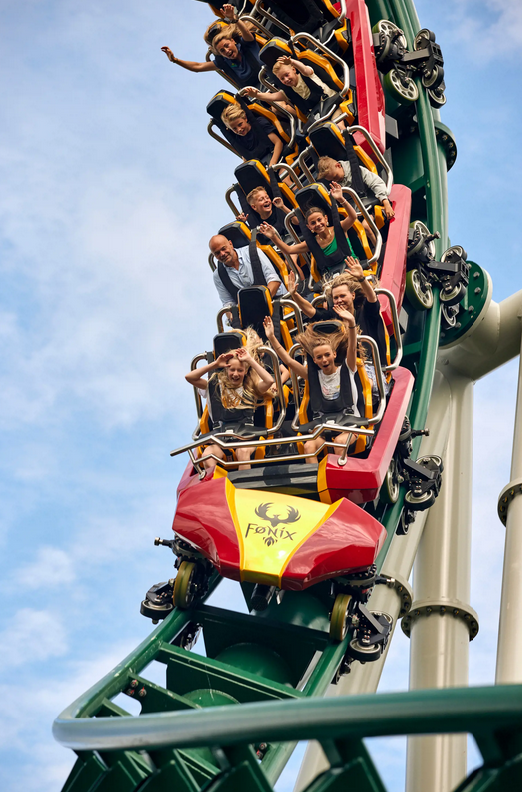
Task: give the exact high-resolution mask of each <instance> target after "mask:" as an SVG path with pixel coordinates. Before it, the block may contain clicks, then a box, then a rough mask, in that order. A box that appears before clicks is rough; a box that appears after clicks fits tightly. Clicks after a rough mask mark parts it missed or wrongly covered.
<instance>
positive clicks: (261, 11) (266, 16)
mask: <svg viewBox="0 0 522 792" xmlns="http://www.w3.org/2000/svg"><path fill="white" fill-rule="evenodd" d="M261 2H262V0H257V2H256V4H255V6H254V8H253V9H252V14H256V13H257V14H259V16H261V17H263V18H264V19H268V20H269V21H270V22H272V23H273V24H274V25H276V26H277V27H278V28H279V29H280V30H282V31H283V33H286V35H287V36H288V37H291V35H292V31H291V30H290V28H289V27H287V26H286V25H285V24H284V23H283V22H281V21H280V20H279V19H278V18H277V17H275V16H273V15H272V14H270V13H269V12H268V11H265V9H264V8H262V7H261Z"/></svg>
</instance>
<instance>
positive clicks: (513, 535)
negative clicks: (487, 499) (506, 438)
mask: <svg viewBox="0 0 522 792" xmlns="http://www.w3.org/2000/svg"><path fill="white" fill-rule="evenodd" d="M498 508H499V516H500V519H501V520H502V522H503V523H504V525H505V526H506V544H505V549H504V573H503V577H502V595H501V600H500V623H499V631H498V647H497V671H496V679H495V681H496V683H497V684H515V683H520V682H522V627H521V624H520V617H521V614H522V356H521V359H520V364H519V371H518V393H517V407H516V414H515V429H514V434H513V454H512V458H511V481H510V483H509V484H508V485H507V487H504V489H503V490H502V492H501V494H500V497H499V504H498Z"/></svg>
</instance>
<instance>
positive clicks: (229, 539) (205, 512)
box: [172, 478, 240, 580]
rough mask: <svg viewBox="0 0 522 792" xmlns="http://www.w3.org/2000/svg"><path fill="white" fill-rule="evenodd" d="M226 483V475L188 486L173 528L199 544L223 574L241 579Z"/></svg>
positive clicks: (180, 501) (181, 495)
mask: <svg viewBox="0 0 522 792" xmlns="http://www.w3.org/2000/svg"><path fill="white" fill-rule="evenodd" d="M225 487H226V479H225V478H220V479H213V480H209V482H208V484H206V485H205V486H203V487H199V488H197V490H196V489H195V488H193V487H189V488H188V489H186V490H184V492H182V493H181V494H180V496H179V501H178V508H177V509H176V514H175V516H174V522H173V524H172V529H173V530H174V531H176V533H178V534H179V535H180V536H181V537H183V538H184V539H187V540H188V541H189V542H192V543H193V544H195V545H196V547H198V548H199V549H200V550H201V552H202V553H203V555H204V556H206V558H208V559H209V561H211V562H212V563H213V564H214V566H215V567H216V569H217V570H218V572H220V574H222V575H223V576H224V577H228V578H232V579H233V580H239V579H240V578H239V546H238V542H237V535H236V529H235V526H234V521H233V519H232V515H231V514H230V510H229V508H228V502H227V497H226V493H225Z"/></svg>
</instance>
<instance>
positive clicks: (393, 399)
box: [325, 367, 414, 503]
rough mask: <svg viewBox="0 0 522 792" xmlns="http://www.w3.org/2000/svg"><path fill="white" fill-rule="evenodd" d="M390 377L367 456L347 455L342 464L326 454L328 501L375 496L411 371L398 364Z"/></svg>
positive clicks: (397, 430) (388, 458)
mask: <svg viewBox="0 0 522 792" xmlns="http://www.w3.org/2000/svg"><path fill="white" fill-rule="evenodd" d="M393 378H394V380H395V385H394V387H393V390H392V392H391V394H390V397H389V400H388V404H387V406H386V411H385V413H384V418H383V419H382V421H381V425H380V428H379V431H378V433H377V436H376V438H375V441H374V443H373V445H372V448H371V451H370V453H369V455H368V457H367V458H366V459H358V458H356V457H348V460H347V462H346V465H344V467H340V466H339V465H338V464H337V459H338V457H337V456H334V455H333V454H329V455H328V461H327V463H326V470H325V474H326V486H327V488H328V491H329V493H330V499H331V501H332V502H333V501H335V500H337V499H338V498H339V497H341V496H344V497H345V498H349V499H350V500H351V501H353V502H354V503H364V502H367V501H371V500H374V499H375V498H376V497H377V492H378V491H379V488H380V486H381V484H382V482H383V481H384V476H385V474H386V471H387V470H388V467H389V465H390V461H391V458H392V456H393V452H394V451H395V446H396V445H397V441H398V439H399V435H400V432H401V427H402V422H403V420H404V415H405V414H406V409H407V407H408V402H409V400H410V396H411V392H412V389H413V382H414V378H413V374H412V373H411V372H410V371H408V369H405V368H400V367H399V368H398V369H397V370H396V371H395V372H394V375H393Z"/></svg>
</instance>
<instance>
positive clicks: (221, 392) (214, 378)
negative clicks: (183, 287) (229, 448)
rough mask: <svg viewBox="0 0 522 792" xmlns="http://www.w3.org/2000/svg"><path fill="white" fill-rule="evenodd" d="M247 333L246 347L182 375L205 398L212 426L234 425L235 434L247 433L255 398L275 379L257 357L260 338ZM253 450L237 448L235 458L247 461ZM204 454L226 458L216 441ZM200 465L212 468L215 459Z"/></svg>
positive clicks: (244, 465) (241, 468)
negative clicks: (208, 375)
mask: <svg viewBox="0 0 522 792" xmlns="http://www.w3.org/2000/svg"><path fill="white" fill-rule="evenodd" d="M246 334H247V345H246V346H245V347H240V348H239V349H232V350H230V352H225V353H223V354H222V355H220V356H219V357H218V358H217V359H216V360H214V361H213V362H212V363H209V364H207V365H206V366H201V368H196V369H193V370H192V371H189V373H188V374H185V379H186V380H187V382H189V383H190V384H191V385H193V386H195V387H196V388H198V390H199V391H200V393H201V395H202V396H203V397H204V398H206V399H207V405H208V410H209V415H210V418H211V420H212V423H213V425H214V429H218V430H219V428H220V427H222V426H223V424H236V425H237V426H236V427H235V428H236V430H237V434H243V433H244V434H245V435H248V434H249V431H248V430H249V427H250V428H252V427H253V425H254V413H255V410H256V407H257V404H258V401H259V400H261V399H262V398H263V396H264V395H265V393H266V392H267V391H268V390H269V389H270V387H271V386H272V385H273V384H274V378H273V377H272V375H271V374H270V373H269V372H268V371H266V369H265V368H263V366H262V365H261V364H260V362H259V360H258V358H257V349H258V348H259V347H260V346H261V345H262V341H261V339H260V338H259V336H258V335H257V333H256V332H255V331H254V330H252V328H248V329H247V331H246ZM210 372H212V373H211V376H210V377H209V378H208V379H205V377H204V375H205V374H209V373H210ZM250 436H251V433H250ZM252 451H253V448H238V449H236V458H237V461H238V462H243V463H245V462H248V460H249V459H250V457H251V456H252ZM205 454H214V455H215V456H216V457H218V458H219V459H224V458H225V453H224V451H223V449H222V448H220V447H219V446H218V445H216V444H215V443H212V444H211V445H209V446H207V447H206V449H205ZM203 464H204V466H205V467H207V468H213V467H215V465H216V462H215V460H213V459H208V460H206V461H205V462H204V463H203ZM248 468H250V465H249V464H241V465H239V469H240V470H247V469H248Z"/></svg>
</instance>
